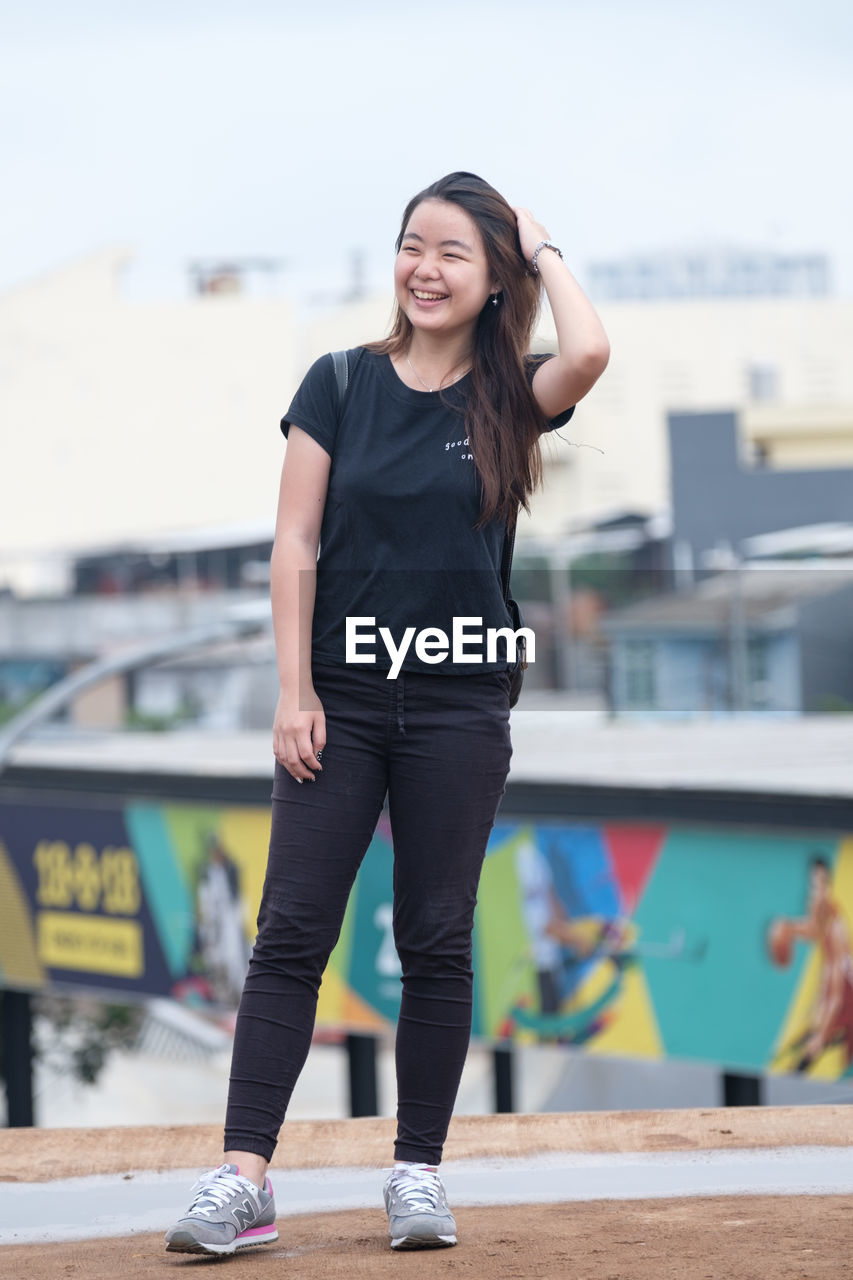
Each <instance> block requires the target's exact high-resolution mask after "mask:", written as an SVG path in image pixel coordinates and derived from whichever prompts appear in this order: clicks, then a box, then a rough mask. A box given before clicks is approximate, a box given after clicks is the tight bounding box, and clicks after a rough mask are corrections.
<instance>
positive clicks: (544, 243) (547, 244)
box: [530, 240, 564, 276]
mask: <svg viewBox="0 0 853 1280" xmlns="http://www.w3.org/2000/svg"><path fill="white" fill-rule="evenodd" d="M543 249H553V250H554V252H555V253H556V254H557V256H558V258H559V259H560V261H561V262H563V261H564V259H563V254H562V252H561V250H560V249H558V248H557V246H556V245H555V244H552V243H551V241H550V240H540V241H539V243H538V244H537V246H536V248H535V249H534V251H533V257H532V258H531V259H530V265H531V266H532V267H533V273H534V275H537V276H538V275H539V268H538V267H537V265H536V259H537V258H538V257H539V254H540V253H541V252H542V250H543Z"/></svg>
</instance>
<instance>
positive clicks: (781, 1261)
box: [0, 1107, 853, 1280]
mask: <svg viewBox="0 0 853 1280" xmlns="http://www.w3.org/2000/svg"><path fill="white" fill-rule="evenodd" d="M392 1133H393V1122H392V1121H385V1120H366V1121H358V1120H356V1121H345V1122H328V1123H327V1122H321V1123H310V1122H301V1123H300V1122H297V1123H294V1124H292V1125H289V1126H286V1129H285V1140H284V1141H283V1142H282V1143H281V1144H280V1152H279V1153H278V1156H277V1159H276V1161H275V1162H274V1168H278V1169H280V1170H284V1169H286V1168H288V1167H290V1168H300V1167H301V1168H311V1167H315V1168H316V1167H323V1166H327V1165H335V1166H346V1165H361V1166H372V1165H375V1166H376V1167H381V1166H383V1165H385V1164H387V1161H388V1149H389V1141H390V1138H391V1135H392ZM218 1143H219V1131H218V1130H206V1129H201V1130H199V1129H180V1128H169V1129H132V1128H126V1129H110V1130H82V1131H77V1132H75V1131H73V1130H55V1131H45V1130H17V1131H15V1130H5V1131H3V1132H0V1169H2V1174H0V1179H2V1180H7V1181H32V1180H34V1179H42V1180H45V1179H50V1178H61V1177H69V1176H75V1175H76V1176H79V1175H81V1174H88V1173H116V1174H120V1173H121V1172H122V1171H127V1170H130V1169H137V1170H138V1169H150V1170H154V1169H174V1168H185V1167H192V1166H195V1165H198V1166H199V1167H203V1166H205V1165H208V1166H209V1165H210V1164H211V1163H213V1162H214V1161H215V1159H216V1158H218V1151H219V1145H218ZM812 1145H824V1146H836V1147H838V1146H841V1147H849V1148H850V1149H851V1160H853V1107H804V1108H778V1109H777V1108H754V1109H753V1108H748V1109H747V1108H745V1109H737V1110H723V1109H719V1110H710V1111H693V1112H686V1111H672V1112H606V1113H602V1112H598V1113H583V1114H579V1115H572V1116H508V1117H470V1118H465V1117H461V1118H458V1119H456V1120H455V1121H454V1123H453V1127H452V1130H451V1135H450V1139H449V1141H448V1145H447V1151H446V1154H447V1156H448V1158H451V1157H452V1158H454V1159H462V1158H471V1157H476V1156H488V1157H496V1156H502V1155H504V1156H508V1155H514V1156H517V1155H533V1154H537V1153H542V1152H548V1151H611V1152H612V1151H616V1152H618V1151H625V1152H630V1151H667V1150H682V1151H683V1150H697V1149H722V1148H735V1149H750V1148H752V1149H755V1148H761V1147H779V1146H787V1147H792V1148H796V1147H797V1146H812ZM795 1158H796V1152H795V1151H793V1152H792V1159H795ZM285 1181H286V1179H285ZM279 1184H280V1185H282V1179H281V1176H280V1177H279ZM0 1195H2V1188H0ZM456 1216H457V1222H458V1226H459V1240H460V1243H459V1245H458V1246H457V1247H456V1248H455V1249H446V1250H441V1251H440V1252H436V1253H409V1254H404V1255H398V1254H394V1253H392V1252H391V1251H390V1249H389V1247H388V1243H387V1234H386V1231H387V1227H386V1220H385V1215H384V1213H383V1212H382V1210H381V1208H379V1207H377V1209H376V1210H375V1211H373V1210H368V1211H365V1210H359V1211H352V1212H345V1213H318V1214H313V1215H310V1216H303V1217H293V1218H282V1219H280V1221H279V1233H280V1239H279V1241H278V1243H277V1244H274V1245H271V1246H266V1247H261V1248H258V1249H257V1250H251V1251H247V1252H246V1253H244V1254H241V1255H237V1256H236V1257H234V1258H230V1259H226V1260H208V1259H205V1258H185V1257H183V1256H180V1255H171V1254H167V1253H166V1252H165V1251H164V1249H163V1240H162V1236H161V1235H160V1234H157V1235H147V1234H139V1235H131V1236H128V1237H122V1238H117V1239H109V1240H93V1241H85V1242H75V1243H66V1244H53V1245H45V1246H33V1245H28V1246H19V1245H7V1246H4V1247H2V1248H0V1276H3V1277H4V1278H6V1277H8V1280H19V1277H20V1278H23V1277H26V1280H47V1278H48V1277H49V1278H50V1280H56V1278H57V1277H60V1278H61V1277H66V1276H76V1275H79V1276H80V1277H81V1280H82V1278H83V1277H84V1276H85V1277H87V1278H88V1277H92V1280H101V1278H103V1280H107V1278H109V1280H115V1278H116V1277H119V1276H122V1277H125V1276H126V1277H129V1278H133V1277H136V1276H140V1277H142V1276H145V1277H167V1276H168V1277H172V1278H173V1280H174V1278H175V1277H177V1276H180V1275H187V1276H189V1275H192V1274H193V1273H194V1272H195V1271H196V1270H200V1271H202V1272H204V1271H205V1270H206V1269H207V1268H210V1267H216V1268H218V1267H227V1268H228V1270H229V1274H230V1275H233V1276H234V1277H235V1280H240V1277H247V1278H248V1277H249V1276H253V1277H254V1276H260V1277H263V1276H264V1275H270V1276H273V1275H280V1274H289V1275H293V1276H298V1277H300V1278H301V1280H326V1278H327V1277H332V1276H334V1277H339V1276H340V1275H342V1274H348V1275H355V1276H371V1277H374V1276H375V1277H377V1280H381V1277H384V1276H388V1277H391V1276H394V1277H399V1276H400V1274H401V1272H406V1271H410V1272H411V1273H412V1274H417V1275H418V1276H426V1277H431V1276H439V1275H447V1276H452V1277H454V1276H455V1277H471V1278H472V1280H475V1278H479V1277H481V1276H482V1277H488V1280H504V1278H507V1280H509V1277H513V1278H520V1277H524V1278H528V1277H531V1278H532V1277H536V1278H537V1280H547V1278H550V1277H555V1278H556V1277H560V1278H561V1280H562V1278H563V1277H571V1278H572V1280H587V1278H588V1280H668V1278H670V1277H678V1278H679V1280H681V1277H684V1278H685V1280H687V1278H688V1277H689V1278H690V1280H705V1278H707V1277H713V1278H714V1280H740V1278H741V1277H743V1280H757V1278H758V1277H762V1278H763V1277H767V1278H768V1280H782V1278H786V1277H797V1278H798V1280H812V1277H815V1278H816V1277H824V1276H825V1277H830V1276H832V1277H846V1276H853V1197H849V1196H797V1197H785V1196H779V1197H775V1196H774V1197H768V1196H740V1197H734V1196H732V1197H729V1196H722V1197H707V1198H690V1199H679V1200H655V1201H623V1202H616V1201H607V1202H603V1201H587V1202H572V1203H565V1204H552V1205H532V1206H531V1205H526V1206H518V1207H510V1208H507V1207H505V1206H503V1207H499V1208H496V1207H495V1208H460V1209H458V1210H457V1214H456Z"/></svg>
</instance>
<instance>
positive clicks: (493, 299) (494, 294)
mask: <svg viewBox="0 0 853 1280" xmlns="http://www.w3.org/2000/svg"><path fill="white" fill-rule="evenodd" d="M497 305H498V295H497V294H496V293H493V294H492V306H493V307H496V306H497Z"/></svg>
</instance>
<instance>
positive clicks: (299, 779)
mask: <svg viewBox="0 0 853 1280" xmlns="http://www.w3.org/2000/svg"><path fill="white" fill-rule="evenodd" d="M296 781H297V782H298V783H299V785H300V787H301V786H302V779H301V778H297V779H296Z"/></svg>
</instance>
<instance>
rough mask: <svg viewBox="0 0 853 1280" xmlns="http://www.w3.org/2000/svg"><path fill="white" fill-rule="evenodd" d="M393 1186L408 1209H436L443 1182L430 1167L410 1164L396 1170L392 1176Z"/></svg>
mask: <svg viewBox="0 0 853 1280" xmlns="http://www.w3.org/2000/svg"><path fill="white" fill-rule="evenodd" d="M391 1185H392V1187H393V1188H394V1190H395V1191H396V1192H397V1194H398V1195H399V1197H400V1199H401V1200H404V1201H405V1203H406V1208H407V1209H413V1210H416V1211H417V1210H420V1209H426V1210H430V1209H435V1208H436V1207H437V1205H438V1201H439V1197H440V1195H441V1190H442V1187H441V1180H440V1178H439V1176H438V1174H437V1173H436V1171H435V1169H432V1168H430V1166H429V1165H423V1164H410V1165H408V1166H407V1167H406V1168H404V1169H395V1170H394V1171H393V1173H392V1174H391Z"/></svg>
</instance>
